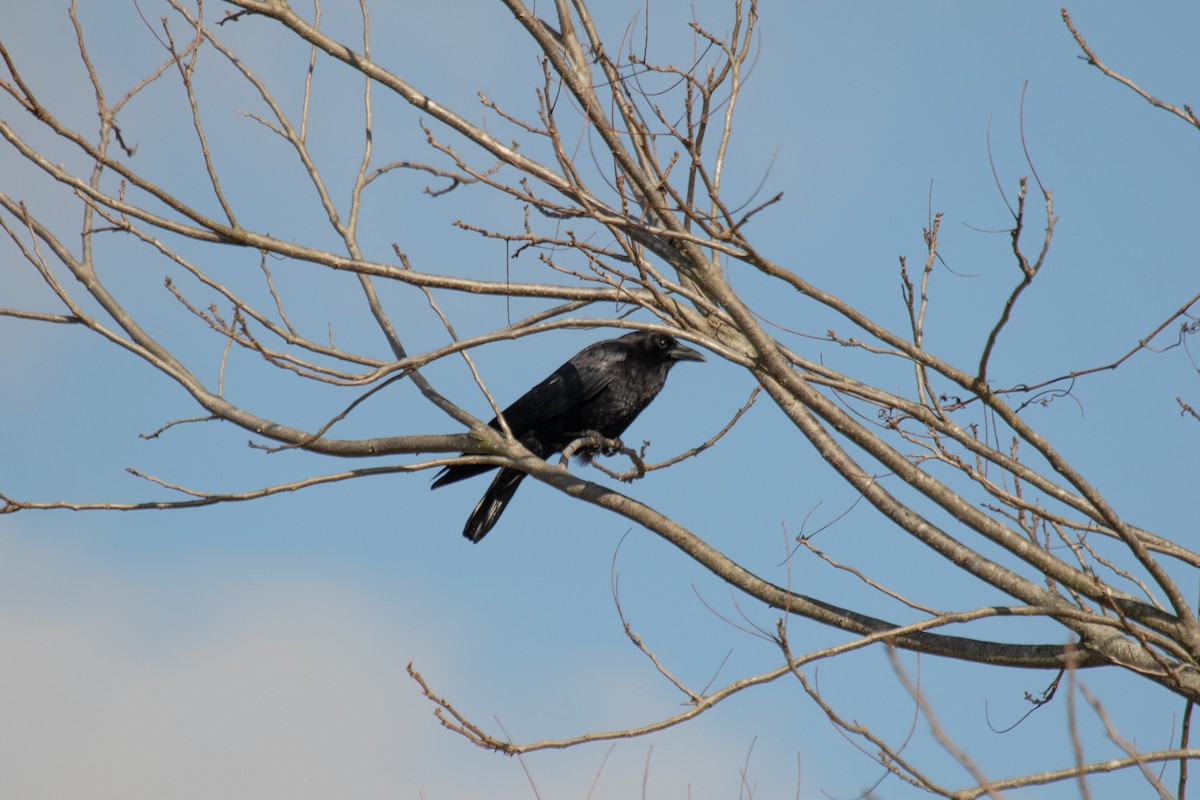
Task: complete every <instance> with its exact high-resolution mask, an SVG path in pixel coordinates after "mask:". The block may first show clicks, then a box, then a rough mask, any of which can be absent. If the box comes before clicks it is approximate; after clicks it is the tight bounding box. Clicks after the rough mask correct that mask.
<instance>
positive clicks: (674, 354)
mask: <svg viewBox="0 0 1200 800" xmlns="http://www.w3.org/2000/svg"><path fill="white" fill-rule="evenodd" d="M706 360H707V359H705V357H704V356H703V355H701V354H700V353H699V352H697V351H696V350H693V349H692V348H690V347H687V346H685V345H682V344H680V343H679V342H677V341H676V340H675V339H674V337H672V336H668V335H667V334H665V333H659V332H657V331H643V330H638V331H634V332H633V333H627V334H625V335H624V336H620V337H618V338H616V339H606V340H604V341H600V342H594V343H592V344H590V345H588V346H587V347H585V348H583V349H582V350H580V351H579V352H578V353H576V354H575V355H574V356H572V358H571V359H570V360H569V361H567V363H565V364H563V365H562V366H561V367H559V368H558V369H557V370H555V371H554V373H553V374H552V375H550V376H549V377H548V378H546V379H545V380H544V381H542V382H541V383H539V384H538V385H537V386H534V387H533V388H532V389H530V390H529V391H528V392H526V393H525V394H523V395H521V397H520V398H518V399H517V400H516V402H514V403H513V404H512V405H510V406H509V407H508V408H506V409H504V412H503V414H504V420H505V422H507V423H508V428H509V430H510V431H512V435H513V437H514V438H515V439H516V440H517V441H519V442H520V443H521V444H522V445H524V446H525V448H526V449H527V450H529V451H530V452H531V453H533V454H534V455H535V456H537V457H538V458H542V459H545V458H548V457H549V456H551V455H553V454H554V453H557V452H560V451H562V450H563V449H564V448H566V447H567V446H568V445H570V444H571V443H572V442H574V441H576V440H578V439H580V438H582V437H584V436H587V435H589V434H593V433H595V434H599V435H600V436H602V437H604V438H606V439H616V438H618V437H619V436H620V435H621V434H622V433H624V432H625V429H626V428H628V427H629V424H630V423H631V422H633V420H634V419H635V418H636V417H637V415H638V414H640V413H642V411H643V410H645V408H646V406H648V405H650V401H651V400H653V399H654V398H655V397H656V396H657V395H658V393H659V392H660V391H661V390H662V388H663V384H664V383H665V382H666V380H667V372H668V371H670V369H671V367H672V366H674V365H675V363H676V362H679V361H706ZM488 425H489V426H490V427H492V428H494V429H495V430H501V428H500V422H499V419H498V418H496V419H493V420H492V421H491V422H489V423H488ZM595 452H596V451H595V449H594V448H588V447H583V448H580V450H579V452H578V455H579V457H580V459H582V460H585V461H586V460H589V459H590V458H591V457H592V456H594V455H595ZM464 455H465V454H464ZM493 469H496V467H495V466H491V465H487V464H457V465H451V466H448V467H445V468H444V469H442V470H441V472H439V473H438V474H437V475H436V476H435V478H434V481H433V485H432V486H431V487H430V488H431V489H437V488H439V487H442V486H446V485H447V484H451V483H457V482H458V481H461V480H464V479H465V478H470V477H473V476H475V475H481V474H483V473H484V472H487V471H489V470H493ZM524 479H525V473H524V472H521V471H520V470H518V469H513V468H512V467H501V468H500V472H499V473H498V474H497V475H496V477H495V478H494V479H493V480H492V485H491V486H489V487H488V490H487V492H485V493H484V495H483V499H482V500H480V501H479V504H478V505H476V506H475V509H474V510H473V511H472V512H471V515H470V516H469V517H468V518H467V523H466V525H465V526H464V527H463V536H464V537H466V538H467V539H469V540H470V541H471V542H474V543H478V542H479V540H481V539H482V538H483V537H484V536H486V535H487V533H488V531H490V530H491V529H492V528H493V527H494V526H495V524H496V521H497V520H498V519H499V518H500V514H501V513H502V512H503V511H504V508H505V506H507V505H508V503H509V501H510V500H512V497H513V494H514V493H515V492H516V491H517V487H518V486H520V485H521V481H522V480H524Z"/></svg>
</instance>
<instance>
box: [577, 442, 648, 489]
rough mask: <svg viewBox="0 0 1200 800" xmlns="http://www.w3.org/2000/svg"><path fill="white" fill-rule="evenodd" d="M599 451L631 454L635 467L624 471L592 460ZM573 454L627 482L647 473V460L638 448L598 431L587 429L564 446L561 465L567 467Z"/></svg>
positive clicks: (605, 453) (603, 453)
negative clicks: (614, 469)
mask: <svg viewBox="0 0 1200 800" xmlns="http://www.w3.org/2000/svg"><path fill="white" fill-rule="evenodd" d="M597 453H600V454H601V455H604V456H606V457H609V458H611V457H612V456H616V455H626V456H629V460H630V461H632V462H633V469H631V470H629V471H628V472H622V473H617V472H613V471H612V470H610V469H606V468H605V467H604V466H602V465H601V464H599V463H596V462H593V461H592V458H593V457H594V456H595V455H596V454H597ZM573 455H574V456H578V458H579V460H580V461H581V462H585V463H589V464H591V465H592V466H593V467H595V468H596V469H598V470H600V471H601V472H603V473H604V474H606V475H608V476H610V477H613V478H616V479H617V480H619V481H623V482H625V483H629V482H631V481H633V480H636V479H637V478H641V477H642V476H644V475H645V474H646V462H645V461H643V460H642V457H641V454H639V453H638V452H637V451H636V450H632V449H630V448H628V447H626V446H625V443H624V442H622V441H621V440H620V439H617V438H611V439H610V438H609V437H607V436H604V435H602V434H600V433H597V432H596V431H585V432H584V433H582V434H581V435H580V436H579V438H577V439H576V440H575V441H573V442H571V443H570V444H568V445H567V446H566V447H564V448H563V451H562V458H560V459H559V462H558V464H559V466H560V467H562V468H563V469H566V468H567V462H568V461H569V459H570V458H571V456H573Z"/></svg>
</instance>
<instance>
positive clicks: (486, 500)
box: [463, 467, 525, 542]
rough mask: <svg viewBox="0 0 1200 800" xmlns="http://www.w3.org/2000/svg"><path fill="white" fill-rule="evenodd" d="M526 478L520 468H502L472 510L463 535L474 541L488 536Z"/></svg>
mask: <svg viewBox="0 0 1200 800" xmlns="http://www.w3.org/2000/svg"><path fill="white" fill-rule="evenodd" d="M524 479H525V473H524V472H521V471H520V470H515V469H508V468H507V467H506V468H504V469H501V470H500V472H499V473H497V475H496V477H495V479H494V480H492V485H491V486H489V487H488V490H487V491H486V492H484V495H483V499H482V500H480V501H479V504H478V505H476V506H475V510H473V511H472V512H471V516H470V517H468V518H467V524H466V527H464V528H463V536H465V537H467V538H468V539H470V540H471V541H472V542H478V541H479V540H480V539H482V538H483V537H484V536H487V533H488V531H490V530H491V529H492V526H494V525H495V524H496V520H498V519H500V514H501V513H503V511H504V507H505V506H507V505H508V501H509V500H512V496H513V493H514V492H516V491H517V487H518V486H520V485H521V481H523V480H524Z"/></svg>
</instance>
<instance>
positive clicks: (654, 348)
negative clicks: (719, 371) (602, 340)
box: [621, 331, 708, 364]
mask: <svg viewBox="0 0 1200 800" xmlns="http://www.w3.org/2000/svg"><path fill="white" fill-rule="evenodd" d="M621 338H622V339H625V340H626V341H628V342H629V343H630V345H632V346H633V347H635V348H636V349H638V350H639V351H640V352H641V353H642V355H643V357H644V358H645V359H646V360H647V361H649V362H651V363H659V364H673V363H675V362H676V361H707V360H708V359H706V358H705V357H704V356H703V355H701V354H700V353H699V352H698V351H696V350H693V349H692V348H690V347H688V346H686V345H682V344H680V343H679V342H677V341H676V340H675V337H673V336H668V335H667V334H665V333H658V332H656V331H634V332H633V333H628V334H626V335H624V336H622V337H621Z"/></svg>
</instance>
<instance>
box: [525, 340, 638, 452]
mask: <svg viewBox="0 0 1200 800" xmlns="http://www.w3.org/2000/svg"><path fill="white" fill-rule="evenodd" d="M609 345H612V342H597V343H596V344H595V345H592V346H591V347H587V348H585V349H584V350H582V351H581V352H580V353H579V354H578V355H576V356H575V357H574V358H572V359H571V360H570V361H568V362H567V363H566V364H563V365H562V366H561V367H559V368H558V369H557V370H555V371H554V374H553V375H551V376H550V377H548V378H546V379H545V380H544V381H542V382H541V383H539V384H538V385H537V386H534V387H533V388H532V389H530V390H529V391H528V392H526V393H525V394H523V395H522V396H521V397H520V398H518V399H517V400H516V402H514V403H513V404H512V405H510V406H509V407H508V408H506V409H504V419H505V420H507V421H508V426H509V428H511V429H512V432H513V435H515V436H517V437H520V436H522V435H523V434H525V433H527V432H529V431H530V430H533V429H534V428H536V427H537V425H538V424H539V423H541V422H545V421H547V420H550V419H552V418H554V417H557V416H558V415H559V414H563V413H565V412H567V411H570V410H571V409H572V408H576V407H578V406H579V405H581V404H583V403H586V402H588V401H589V400H591V399H592V398H593V397H595V396H596V395H597V394H599V393H600V392H602V391H603V390H604V388H605V387H606V386H608V384H609V382H610V381H611V380H612V379H613V375H614V370H613V369H611V367H612V366H613V365H614V364H616V363H618V362H619V361H622V360H624V358H625V355H626V353H625V349H624V348H621V347H613V346H609Z"/></svg>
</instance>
